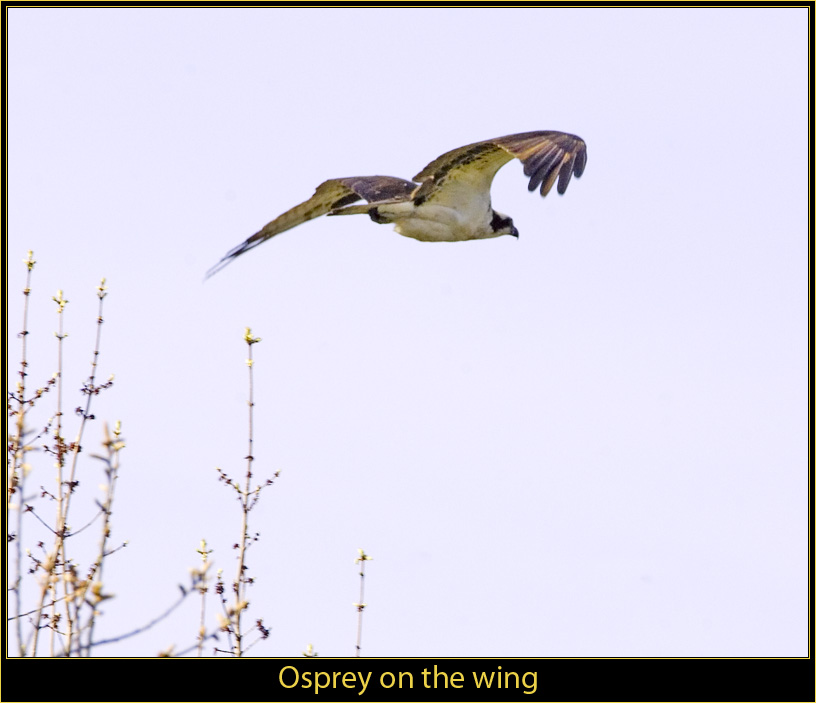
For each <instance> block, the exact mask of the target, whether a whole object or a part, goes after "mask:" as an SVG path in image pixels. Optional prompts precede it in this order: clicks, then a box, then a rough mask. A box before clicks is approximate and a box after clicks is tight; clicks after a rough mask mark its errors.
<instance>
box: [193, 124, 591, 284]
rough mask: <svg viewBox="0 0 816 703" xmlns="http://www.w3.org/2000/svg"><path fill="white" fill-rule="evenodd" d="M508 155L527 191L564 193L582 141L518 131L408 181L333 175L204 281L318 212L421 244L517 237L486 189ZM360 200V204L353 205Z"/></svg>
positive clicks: (446, 157)
mask: <svg viewBox="0 0 816 703" xmlns="http://www.w3.org/2000/svg"><path fill="white" fill-rule="evenodd" d="M513 159H519V160H521V162H522V164H524V175H525V176H527V177H529V179H530V182H529V184H528V186H527V188H528V190H530V191H534V190H535V189H536V188H539V190H540V192H541V195H542V197H543V196H545V195H547V193H549V192H550V189H551V188H552V187H553V184H554V183H555V182H556V180H557V181H558V187H557V190H558V192H559V193H560V194H562V195H563V193H564V191H566V189H567V185H568V184H569V182H570V178H572V176H573V174H574V175H575V177H576V178H578V177H579V176H580V175H581V174H582V173H583V172H584V167H585V166H586V159H587V155H586V144H585V143H584V140H583V139H581V138H580V137H576V136H575V135H574V134H566V133H565V132H553V131H542V132H524V133H522V134H511V135H508V136H506V137H498V138H497V139H488V140H486V141H483V142H476V143H475V144H469V145H467V146H463V147H459V148H458V149H454V150H453V151H449V152H447V153H445V154H442V156H440V157H439V158H438V159H434V160H433V161H431V163H429V164H428V165H427V166H426V167H425V168H423V169H422V170H421V171H420V172H419V173H418V174H417V175H416V176H414V178H413V179H412V180H411V181H406V180H404V179H402V178H394V177H393V176H359V177H353V178H332V179H330V180H328V181H324V182H323V183H321V184H320V185H319V186H318V187H317V190H315V193H314V195H313V196H312V197H311V198H309V199H308V200H307V201H306V202H303V203H301V204H300V205H296V206H295V207H293V208H292V209H291V210H287V211H286V212H284V213H283V214H282V215H280V216H278V217H276V218H275V219H274V220H272V222H270V223H269V224H267V225H266V226H265V227H264V228H263V229H261V230H260V231H258V232H256V233H255V234H253V235H252V236H251V237H250V238H249V239H247V240H246V241H245V242H243V243H242V244H239V245H238V246H237V247H235V248H234V249H231V250H230V251H228V252H227V253H226V255H225V256H224V258H223V259H221V261H219V262H218V263H217V264H216V265H215V266H213V267H212V268H211V269H210V270H209V271H208V272H207V278H209V277H210V276H212V275H213V274H214V273H216V272H217V271H220V270H221V269H222V268H224V266H226V265H227V264H228V263H229V262H230V261H232V260H233V259H235V258H236V257H238V256H241V254H244V253H246V252H248V251H249V250H250V249H254V248H255V247H256V246H258V245H259V244H262V243H263V242H265V241H266V240H267V239H270V238H271V237H274V236H275V235H276V234H280V233H281V232H285V231H286V230H288V229H292V228H293V227H297V226H298V225H300V224H303V223H304V222H308V221H309V220H313V219H314V218H315V217H320V216H321V215H360V214H366V215H368V216H369V217H370V218H371V219H372V220H373V221H374V222H376V223H377V224H393V225H394V229H395V230H396V232H398V233H399V234H402V235H404V236H406V237H412V238H413V239H418V240H420V241H422V242H461V241H465V240H470V239H490V238H493V237H500V236H502V235H504V234H509V235H512V236H513V237H518V234H519V233H518V230H517V229H516V228H515V226H514V225H513V220H512V219H511V218H510V217H508V216H507V215H504V214H502V213H500V212H497V211H496V210H494V209H493V206H492V205H491V202H490V186H491V184H492V182H493V177H494V176H495V175H496V173H497V172H498V170H499V169H500V168H501V167H502V166H504V165H505V164H506V163H508V162H509V161H512V160H513ZM358 200H365V201H366V202H365V204H359V205H353V204H352V203H356V202H357V201H358Z"/></svg>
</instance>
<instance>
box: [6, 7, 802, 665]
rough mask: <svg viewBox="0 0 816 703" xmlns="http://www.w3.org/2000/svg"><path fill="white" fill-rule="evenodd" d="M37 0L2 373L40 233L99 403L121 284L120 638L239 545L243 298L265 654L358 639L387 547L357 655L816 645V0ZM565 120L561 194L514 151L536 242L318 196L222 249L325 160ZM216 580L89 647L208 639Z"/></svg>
mask: <svg viewBox="0 0 816 703" xmlns="http://www.w3.org/2000/svg"><path fill="white" fill-rule="evenodd" d="M8 19H9V25H8V27H9V44H8V71H9V74H8V75H9V84H8V85H9V95H8V96H9V103H8V106H9V107H8V110H9V112H8V117H9V144H8V147H9V151H8V156H9V161H8V166H9V191H8V198H9V199H8V203H9V211H8V225H9V240H8V250H7V253H8V260H9V264H8V266H9V270H8V293H9V296H10V301H9V318H10V322H9V325H10V328H9V337H10V345H11V358H12V362H13V363H12V366H11V368H10V370H9V377H10V378H16V376H14V375H13V374H14V373H15V372H16V371H17V366H16V363H17V359H18V349H19V345H18V342H17V338H16V337H15V335H16V333H17V332H18V331H19V329H20V324H21V323H20V319H21V311H22V297H23V296H22V295H21V293H20V291H21V290H22V287H23V281H24V266H23V264H22V259H23V258H25V256H26V252H27V251H28V250H29V249H32V250H34V256H35V258H36V260H37V261H38V264H37V266H36V268H35V271H34V279H33V285H32V289H33V292H32V297H31V306H32V307H31V313H30V321H29V328H30V330H31V334H30V336H29V339H28V341H29V348H30V362H31V367H30V379H31V380H30V383H31V384H32V385H37V384H41V383H42V382H44V381H45V380H46V379H47V378H48V377H49V376H50V375H51V374H52V373H53V372H54V371H55V370H56V363H55V359H56V346H55V342H54V337H53V334H52V333H53V331H54V330H55V329H56V324H57V323H56V315H55V314H54V310H55V307H56V306H55V305H54V303H53V302H52V301H51V296H52V295H54V294H55V293H56V291H57V289H62V290H64V292H65V296H66V297H67V298H68V299H69V300H70V301H71V302H70V304H69V306H68V308H67V311H66V319H65V323H66V329H67V330H68V332H69V334H70V336H69V338H68V339H67V340H66V345H67V347H66V356H65V378H66V384H67V385H66V388H67V391H66V392H67V393H68V399H67V400H66V405H67V407H68V408H73V407H74V405H79V404H80V402H81V400H82V398H81V396H80V394H79V393H78V391H75V390H74V389H78V388H79V387H80V385H81V384H82V382H83V381H84V379H85V378H86V376H87V373H88V370H89V368H90V366H89V365H90V353H91V350H92V341H93V334H94V331H95V330H94V320H95V317H96V297H95V288H96V286H97V285H98V283H99V280H100V279H101V278H102V277H103V276H104V277H106V279H107V284H108V286H109V291H110V292H109V296H108V298H107V299H106V303H105V325H104V329H103V338H102V352H101V356H100V374H101V375H102V376H103V377H107V376H108V375H109V374H111V373H114V374H115V377H116V381H115V386H114V387H113V388H112V389H111V390H109V391H108V392H106V393H104V394H102V395H100V396H99V397H98V399H97V402H96V405H95V406H94V408H93V411H94V413H95V415H96V417H97V418H99V420H98V421H97V422H96V423H95V424H94V425H93V426H92V427H91V429H90V431H89V434H88V436H87V438H86V442H85V444H86V446H87V453H88V454H91V453H92V452H95V451H98V442H99V441H100V439H101V430H102V420H103V419H104V420H108V421H109V422H111V423H112V422H114V421H115V420H121V421H122V423H123V430H124V435H125V437H126V439H127V448H126V450H124V452H123V454H122V462H123V466H122V470H121V478H120V481H119V485H118V488H117V499H116V503H115V506H114V517H113V528H114V533H113V538H112V539H113V542H114V543H118V542H121V541H123V540H128V542H129V545H128V547H127V549H125V550H122V551H120V552H118V553H117V554H115V555H113V556H111V557H110V559H109V561H108V562H107V565H106V570H105V586H106V589H107V590H108V591H110V592H112V593H115V594H116V597H115V598H114V599H112V600H110V601H107V602H106V603H105V604H104V612H105V616H104V618H103V619H102V620H101V621H100V625H99V627H98V635H99V637H111V636H114V635H116V634H120V633H122V632H125V631H127V630H130V629H133V628H135V627H139V626H141V625H143V624H145V622H147V621H148V620H149V619H151V618H152V617H154V616H155V615H158V614H159V613H160V612H161V611H162V610H164V608H166V607H167V606H168V605H169V604H170V603H172V602H173V601H174V599H175V598H176V597H177V594H178V588H177V584H179V583H184V584H186V583H187V582H188V578H189V577H188V567H193V566H195V565H197V563H198V558H199V557H198V554H197V553H196V549H197V548H198V546H199V541H200V540H201V539H202V538H206V539H207V541H208V543H209V545H210V547H211V548H212V549H214V550H215V551H214V553H213V555H212V556H213V559H214V562H215V566H216V567H222V568H224V571H225V574H226V575H227V576H228V578H232V576H233V573H234V569H235V566H234V565H235V556H234V552H233V550H232V549H231V546H232V544H233V543H235V542H236V541H237V539H238V536H239V529H240V513H239V509H238V504H237V502H236V501H235V497H234V494H233V493H231V492H230V491H228V490H227V489H225V488H224V487H223V486H222V485H221V484H220V483H219V482H218V481H217V473H216V471H215V467H216V466H218V467H221V468H223V469H225V470H227V471H228V472H229V473H231V474H232V475H233V476H235V477H236V478H237V477H239V476H240V475H242V474H243V471H244V466H245V464H244V461H243V457H244V456H245V454H246V437H247V429H246V425H247V422H246V416H247V406H246V397H247V396H246V394H247V382H246V375H247V369H246V365H245V363H244V360H245V358H246V349H245V345H244V342H243V340H242V336H243V332H244V328H245V327H247V326H249V327H251V328H252V331H253V333H255V334H257V335H258V336H260V337H262V338H263V341H262V342H261V343H260V344H259V345H257V346H256V347H255V348H254V355H255V359H256V366H255V374H256V376H255V401H256V414H255V427H256V437H255V456H256V462H255V466H254V470H255V475H256V476H257V477H258V478H259V479H261V480H263V479H265V478H266V477H269V476H271V475H272V473H273V472H275V471H278V470H280V471H281V472H282V473H281V476H280V478H279V479H278V481H277V483H276V484H275V485H274V486H273V487H272V488H270V489H268V490H267V491H266V492H265V493H264V494H263V496H262V500H261V502H260V504H259V506H258V508H257V509H256V510H254V511H253V512H252V513H251V515H250V530H251V531H253V532H254V531H258V532H260V535H261V538H260V541H259V542H258V543H257V545H256V546H255V547H254V548H253V549H252V550H251V551H250V553H249V557H248V563H249V566H250V573H251V575H252V576H254V578H255V579H256V585H255V586H254V587H253V589H252V590H251V592H250V600H251V606H250V610H249V611H248V612H249V616H251V619H252V620H254V619H256V618H263V620H264V623H265V624H266V626H267V627H270V628H271V635H270V638H269V639H268V640H267V641H266V642H264V643H261V644H259V645H258V646H257V647H255V649H253V650H252V653H253V654H257V655H267V656H283V655H299V654H300V652H302V651H303V650H304V649H305V648H306V646H307V645H308V644H309V643H312V644H313V645H314V648H315V649H316V650H317V651H318V652H319V653H320V654H321V655H322V656H333V655H337V656H345V655H352V654H354V644H355V637H356V621H357V613H356V610H355V608H354V607H353V605H352V604H353V603H354V602H356V600H357V596H358V577H357V571H358V570H357V567H355V565H354V563H353V562H354V559H355V557H356V556H357V549H358V548H361V547H362V548H364V549H365V550H366V552H368V553H369V554H371V555H372V556H373V557H374V560H373V561H372V562H370V563H369V564H368V566H367V569H366V573H367V582H366V602H367V604H368V607H367V610H366V613H365V622H364V635H363V643H362V652H363V655H364V656H366V655H367V656H687V655H688V656H715V655H716V656H746V655H750V656H804V655H806V654H807V583H808V582H807V509H808V494H807V488H808V483H807V438H808V435H807V431H808V426H807V363H808V358H807V323H806V315H807V294H808V289H807V267H808V261H807V255H808V216H807V205H808V200H807V198H808V190H807V189H808V179H807V144H808V142H807V129H808V122H807V11H806V10H805V9H779V10H772V9H732V10H729V9H650V10H640V9H468V8H464V9H438V8H437V9H283V10H281V9H240V8H235V9H155V10H151V9H57V8H50V9H12V10H11V11H10V12H9V15H8ZM542 129H556V130H562V131H566V132H571V133H574V134H578V135H580V136H581V137H582V138H584V139H585V140H586V143H587V150H588V163H587V168H586V172H585V173H584V176H583V177H582V178H581V179H580V180H573V181H572V182H571V183H570V187H569V190H568V191H567V193H566V194H565V195H564V196H563V197H560V196H558V195H557V194H555V192H554V191H553V193H551V194H550V195H549V196H548V197H547V198H546V199H544V200H542V199H541V198H540V197H539V196H538V195H537V194H530V193H528V192H527V189H526V184H527V183H526V179H525V178H524V177H523V174H522V168H521V164H519V163H518V162H512V163H511V164H508V165H507V166H506V167H505V168H504V169H503V170H502V171H501V172H500V173H499V175H498V176H497V178H496V181H495V183H494V189H493V204H494V206H495V207H496V209H498V210H501V211H502V212H504V213H507V214H509V215H511V216H512V217H513V219H514V222H515V224H516V226H517V227H518V229H519V231H520V233H521V236H520V238H519V239H518V240H515V239H514V238H511V237H502V238H499V239H493V240H485V241H475V242H463V243H455V244H449V243H436V244H432V243H422V242H417V241H414V240H411V239H408V238H405V237H401V236H400V235H398V234H396V233H394V232H393V231H392V229H391V227H390V226H388V225H376V224H374V223H372V222H371V221H370V220H369V219H368V218H366V217H364V216H361V217H347V218H323V219H321V220H315V221H313V222H310V223H307V224H305V225H303V226H301V227H299V228H297V229H294V230H292V231H290V232H287V233H284V234H282V235H280V236H279V237H276V238H275V239H273V240H271V241H269V242H267V243H265V244H263V245H262V246H261V247H259V248H257V249H255V250H254V251H252V252H250V253H248V254H247V255H246V256H243V257H241V258H239V259H238V260H236V261H235V262H234V263H232V264H230V266H228V267H227V268H226V269H224V270H223V271H221V272H220V273H218V274H217V275H216V276H215V277H214V278H212V279H210V280H208V281H206V282H204V281H203V277H204V273H205V272H206V271H207V269H208V268H209V267H210V266H212V265H213V264H214V263H216V262H217V261H218V260H219V258H220V257H221V256H222V255H223V254H224V253H225V252H226V251H227V250H228V249H230V248H232V247H233V246H235V245H236V244H239V243H240V242H241V241H243V240H244V239H245V238H246V237H248V236H249V235H251V234H252V233H253V232H255V231H256V230H258V229H259V228H260V227H261V226H263V225H264V224H266V223H267V222H268V221H269V220H271V219H272V218H274V217H275V216H277V215H278V214H280V213H281V212H283V211H284V210H286V209H288V208H290V207H291V206H293V205H295V204H297V203H299V202H301V201H302V200H305V199H306V198H308V197H309V196H310V195H311V194H312V192H313V191H314V188H315V187H316V186H317V185H318V184H319V183H320V182H322V181H323V180H325V179H327V178H333V177H342V176H356V175H371V174H386V175H393V176H400V177H403V178H410V177H411V176H413V175H414V174H415V173H417V172H418V171H419V170H420V169H421V168H422V167H423V166H424V165H425V164H427V163H428V162H430V161H431V160H433V159H434V158H436V157H437V156H438V155H440V154H441V153H443V152H445V151H448V150H450V149H453V148H455V147H459V146H462V145H464V144H468V143H471V142H475V141H479V140H482V139H487V138H491V137H498V136H502V135H505V134H512V133H515V132H523V131H531V130H542ZM44 400H45V399H44ZM71 403H74V405H71ZM52 407H53V406H52V405H51V404H49V403H46V402H43V403H42V405H41V407H40V408H38V413H39V415H36V416H33V417H32V426H39V425H40V424H41V423H43V422H44V421H45V418H46V417H47V414H48V412H49V408H52ZM69 415H70V413H69ZM31 461H32V463H33V464H34V465H35V470H34V474H33V475H32V477H31V478H30V479H29V481H30V487H31V489H32V491H34V492H36V489H37V487H38V486H40V485H42V486H45V487H53V485H54V479H53V471H52V468H51V460H49V459H47V458H46V457H43V456H36V455H32V457H31ZM80 470H81V472H82V473H81V476H80V480H81V482H82V483H81V488H82V489H83V490H84V493H82V492H81V493H79V494H78V496H80V495H81V496H84V497H83V498H81V499H80V498H77V513H76V524H80V523H81V522H82V519H81V515H82V514H83V510H85V511H86V512H85V514H90V512H91V511H92V507H93V500H94V499H95V498H96V497H98V495H99V492H98V489H97V488H96V486H97V484H98V483H99V482H100V467H99V466H98V465H97V462H94V461H93V460H92V459H90V458H89V457H86V458H85V463H84V464H81V469H80ZM81 501H84V503H83V502H81ZM40 505H41V509H42V510H43V513H44V514H46V515H47V514H48V511H49V510H50V507H49V506H48V505H46V504H45V503H40ZM82 506H84V508H83V507H82ZM28 530H29V531H28V533H27V534H28V537H27V539H28V540H29V541H28V542H26V546H33V541H34V540H35V535H36V534H37V528H36V527H35V526H34V524H33V521H32V523H31V524H30V526H29V528H28ZM77 539H80V538H79V537H78V538H77ZM94 540H95V538H94ZM94 540H92V542H93V541H94ZM216 605H217V604H216V600H215V597H214V596H212V597H211V599H210V600H209V602H208V609H209V620H208V624H209V625H210V626H213V625H214V624H215V617H214V614H215V612H216V610H217V607H216ZM198 607H199V604H198V602H197V601H196V600H195V599H190V600H189V601H188V602H187V603H185V604H184V606H183V607H182V608H181V609H179V610H178V611H177V612H176V613H174V614H173V615H172V616H171V617H170V618H169V619H168V620H167V621H165V622H164V623H162V625H161V626H158V627H156V628H154V629H153V630H151V631H149V632H148V633H146V634H144V635H142V636H140V637H137V638H133V639H131V640H128V641H126V642H123V643H121V644H118V645H114V646H109V647H106V648H104V649H100V650H99V651H98V652H97V653H98V654H100V655H101V654H105V655H111V656H113V655H153V654H155V653H157V652H158V651H159V650H161V649H164V648H166V647H168V646H170V645H175V646H176V647H177V648H178V649H181V648H184V647H187V646H189V645H191V644H193V643H194V642H195V636H196V632H197V627H198V612H199V611H198ZM222 644H224V641H223V640H222Z"/></svg>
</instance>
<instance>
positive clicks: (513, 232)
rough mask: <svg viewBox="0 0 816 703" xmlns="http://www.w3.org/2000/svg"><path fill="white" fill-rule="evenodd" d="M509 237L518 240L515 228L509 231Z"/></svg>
mask: <svg viewBox="0 0 816 703" xmlns="http://www.w3.org/2000/svg"><path fill="white" fill-rule="evenodd" d="M510 235H511V236H513V237H515V238H516V239H518V235H519V231H518V230H517V229H516V228H515V226H514V227H513V229H511V230H510Z"/></svg>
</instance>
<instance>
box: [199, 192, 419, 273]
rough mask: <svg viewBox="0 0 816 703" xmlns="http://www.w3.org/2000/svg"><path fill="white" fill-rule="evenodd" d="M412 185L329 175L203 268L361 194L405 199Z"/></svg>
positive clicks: (371, 198) (214, 270)
mask: <svg viewBox="0 0 816 703" xmlns="http://www.w3.org/2000/svg"><path fill="white" fill-rule="evenodd" d="M416 188H417V184H416V183H411V181H406V180H403V179H402V178H394V177H392V176H360V177H353V178H333V179H331V180H328V181H324V182H323V183H321V184H320V185H319V186H318V187H317V190H315V192H314V195H313V196H312V197H311V198H309V199H308V200H307V201H306V202H303V203H301V204H300V205H295V207H293V208H292V209H291V210H287V211H286V212H284V213H283V214H282V215H280V216H278V217H276V218H275V219H274V220H272V222H270V223H269V224H267V225H266V226H265V227H264V228H263V229H261V230H259V231H258V232H256V233H255V234H253V235H252V236H251V237H250V238H249V239H247V240H246V241H245V242H244V243H243V244H239V245H238V246H237V247H235V248H234V249H230V251H228V252H227V253H226V254H225V255H224V258H222V259H221V261H219V262H218V263H217V264H216V265H215V266H213V267H212V268H211V269H210V270H209V271H207V275H206V278H209V277H210V276H212V275H213V274H215V273H217V272H218V271H220V270H221V269H222V268H224V266H226V265H227V264H228V263H229V262H230V261H232V260H233V259H234V258H236V257H238V256H241V254H243V253H245V252H247V251H249V250H250V249H254V248H255V247H256V246H258V245H259V244H262V243H263V242H265V241H266V240H267V239H269V238H270V237H274V236H275V235H276V234H280V233H281V232H285V231H286V230H288V229H292V227H297V226H298V225H300V224H303V223H304V222H308V221H309V220H313V219H314V218H315V217H320V216H321V215H325V214H326V213H328V212H330V211H331V210H335V209H337V208H341V207H343V206H344V205H350V204H351V203H354V202H357V201H358V200H360V199H361V198H363V199H365V200H367V201H368V202H372V201H379V200H391V199H405V200H408V199H409V198H410V195H411V192H412V191H413V190H415V189H416Z"/></svg>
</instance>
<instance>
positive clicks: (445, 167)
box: [413, 131, 587, 206]
mask: <svg viewBox="0 0 816 703" xmlns="http://www.w3.org/2000/svg"><path fill="white" fill-rule="evenodd" d="M514 158H516V159H520V160H521V162H522V163H523V164H524V174H525V175H526V176H528V177H529V178H530V183H529V185H528V189H529V190H531V191H533V190H535V189H536V188H538V187H539V186H541V195H542V196H545V195H547V193H549V192H550V189H551V188H552V186H553V184H554V183H555V181H556V179H558V188H557V190H558V192H559V193H561V194H563V193H564V191H565V190H566V189H567V185H568V184H569V182H570V178H571V177H572V175H573V174H575V177H576V178H578V177H579V176H580V175H581V174H582V173H583V172H584V167H585V166H586V158H587V157H586V144H585V143H584V140H583V139H581V138H580V137H576V136H575V135H574V134H566V133H565V132H553V131H543V132H524V133H522V134H511V135H508V136H506V137H498V138H497V139H488V140H486V141H483V142H476V143H475V144H469V145H468V146H463V147H459V148H458V149H454V150H453V151H449V152H447V153H446V154H442V156H440V157H439V158H438V159H435V160H434V161H432V162H431V163H429V164H428V165H427V166H426V167H425V168H423V169H422V170H421V171H420V172H419V173H418V174H417V175H416V176H414V180H415V181H416V182H417V183H421V184H422V185H421V187H420V188H419V189H418V190H417V191H416V193H415V194H414V198H413V200H414V203H415V204H416V205H421V204H422V203H423V202H425V201H433V202H435V203H438V204H440V205H444V204H447V203H451V204H452V205H458V206H461V204H462V203H463V202H467V201H469V200H472V199H474V198H489V193H490V186H491V184H492V182H493V177H494V176H495V175H496V172H497V171H498V170H499V169H500V168H501V167H502V166H504V165H505V164H506V163H507V162H508V161H512V160H513V159H514Z"/></svg>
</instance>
